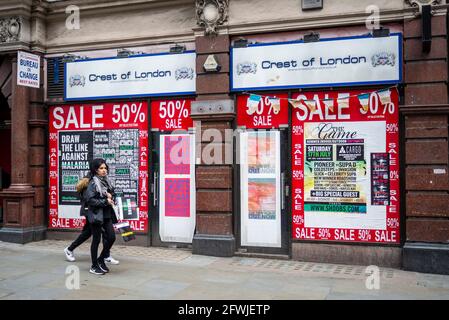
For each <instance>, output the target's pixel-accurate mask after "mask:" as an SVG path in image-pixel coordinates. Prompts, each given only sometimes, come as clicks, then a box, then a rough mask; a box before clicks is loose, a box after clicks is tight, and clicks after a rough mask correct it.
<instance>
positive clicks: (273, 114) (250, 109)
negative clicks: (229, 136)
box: [237, 93, 288, 129]
mask: <svg viewBox="0 0 449 320" xmlns="http://www.w3.org/2000/svg"><path fill="white" fill-rule="evenodd" d="M287 98H288V95H287V94H286V93H281V94H269V93H267V94H265V95H264V96H258V95H240V96H238V97H237V126H239V127H246V128H247V129H274V128H279V126H280V125H288V100H287Z"/></svg>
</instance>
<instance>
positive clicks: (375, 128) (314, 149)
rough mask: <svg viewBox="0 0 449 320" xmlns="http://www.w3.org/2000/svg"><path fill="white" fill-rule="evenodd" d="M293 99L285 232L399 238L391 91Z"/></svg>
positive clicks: (310, 237) (394, 98)
mask: <svg viewBox="0 0 449 320" xmlns="http://www.w3.org/2000/svg"><path fill="white" fill-rule="evenodd" d="M293 99H295V101H293V102H292V104H293V107H294V108H293V111H292V112H293V114H292V162H293V163H292V165H293V167H292V171H293V175H292V188H293V194H292V202H293V203H292V211H293V212H292V214H293V229H292V230H293V238H294V239H303V240H327V241H351V242H377V243H395V244H396V243H399V240H400V239H399V235H400V234H399V134H398V94H397V91H396V89H386V90H381V91H372V90H368V91H346V92H335V91H332V92H310V93H301V94H296V95H295V96H293Z"/></svg>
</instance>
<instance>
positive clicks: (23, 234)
mask: <svg viewBox="0 0 449 320" xmlns="http://www.w3.org/2000/svg"><path fill="white" fill-rule="evenodd" d="M46 233H47V227H45V226H40V227H30V228H12V227H3V228H1V229H0V241H4V242H12V243H20V244H25V243H28V242H33V241H41V240H45V239H46Z"/></svg>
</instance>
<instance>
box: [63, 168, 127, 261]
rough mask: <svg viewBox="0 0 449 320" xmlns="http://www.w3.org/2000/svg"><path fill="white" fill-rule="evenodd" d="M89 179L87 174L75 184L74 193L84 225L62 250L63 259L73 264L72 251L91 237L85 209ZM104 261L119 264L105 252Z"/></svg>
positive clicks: (89, 175) (73, 256)
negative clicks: (76, 195)
mask: <svg viewBox="0 0 449 320" xmlns="http://www.w3.org/2000/svg"><path fill="white" fill-rule="evenodd" d="M90 179H92V176H91V173H90V172H89V174H87V175H86V176H85V177H84V178H83V179H81V180H80V181H79V182H78V183H77V184H76V191H77V192H78V194H79V196H80V199H81V208H80V216H81V217H85V218H86V219H85V224H84V227H83V229H82V231H81V234H80V235H79V236H78V238H76V239H75V241H73V242H72V243H71V244H70V246H68V247H67V248H65V249H64V253H65V257H66V259H67V261H70V262H74V261H75V260H76V259H75V255H74V253H73V251H74V250H75V249H76V248H78V247H79V246H80V245H81V244H82V243H84V242H85V241H86V240H87V239H89V238H90V237H91V235H92V230H91V229H92V228H91V226H90V223H89V220H88V219H87V212H88V207H87V199H86V190H87V187H88V185H89V181H90ZM101 230H102V236H103V247H104V246H105V244H104V242H105V238H106V235H105V233H104V229H103V228H102V229H101ZM104 261H105V262H106V263H110V264H119V263H120V262H119V261H118V260H116V259H114V258H113V257H112V256H111V255H110V253H109V252H107V257H106V258H105V259H104Z"/></svg>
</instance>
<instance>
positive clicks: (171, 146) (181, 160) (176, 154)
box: [164, 135, 190, 174]
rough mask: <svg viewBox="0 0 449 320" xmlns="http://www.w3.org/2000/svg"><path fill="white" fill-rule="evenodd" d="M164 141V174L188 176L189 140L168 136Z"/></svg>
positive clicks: (184, 137) (185, 137)
mask: <svg viewBox="0 0 449 320" xmlns="http://www.w3.org/2000/svg"><path fill="white" fill-rule="evenodd" d="M164 139H165V150H164V152H165V157H164V158H165V174H190V140H189V139H190V138H189V137H188V136H172V135H168V136H165V137H164Z"/></svg>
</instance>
